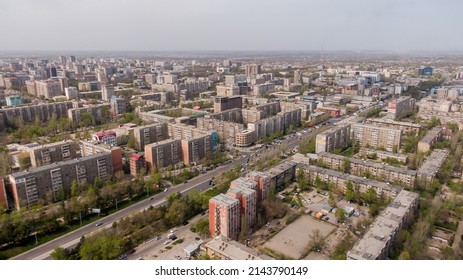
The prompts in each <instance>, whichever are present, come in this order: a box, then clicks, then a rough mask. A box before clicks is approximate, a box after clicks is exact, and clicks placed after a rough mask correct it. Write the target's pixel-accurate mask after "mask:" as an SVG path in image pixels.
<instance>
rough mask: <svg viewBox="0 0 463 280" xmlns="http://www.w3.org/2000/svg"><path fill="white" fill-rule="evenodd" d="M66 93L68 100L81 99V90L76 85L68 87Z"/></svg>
mask: <svg viewBox="0 0 463 280" xmlns="http://www.w3.org/2000/svg"><path fill="white" fill-rule="evenodd" d="M64 94H65V95H66V98H67V99H68V100H71V99H79V91H78V90H77V88H76V87H67V88H65V89H64Z"/></svg>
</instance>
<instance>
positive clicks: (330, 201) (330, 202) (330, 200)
mask: <svg viewBox="0 0 463 280" xmlns="http://www.w3.org/2000/svg"><path fill="white" fill-rule="evenodd" d="M328 205H329V206H331V207H336V200H335V199H334V196H333V194H332V193H331V192H330V195H329V196H328Z"/></svg>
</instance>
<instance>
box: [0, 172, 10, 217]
mask: <svg viewBox="0 0 463 280" xmlns="http://www.w3.org/2000/svg"><path fill="white" fill-rule="evenodd" d="M0 207H2V208H3V209H8V208H9V205H8V198H7V196H6V189H5V181H4V180H3V178H0Z"/></svg>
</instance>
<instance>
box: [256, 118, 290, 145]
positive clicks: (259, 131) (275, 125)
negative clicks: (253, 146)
mask: <svg viewBox="0 0 463 280" xmlns="http://www.w3.org/2000/svg"><path fill="white" fill-rule="evenodd" d="M248 130H249V131H255V133H256V141H259V140H261V139H263V138H264V137H266V136H269V135H271V134H274V133H281V134H283V133H284V132H285V127H284V119H283V118H282V117H281V116H274V117H270V118H266V119H262V120H260V121H256V122H253V123H248Z"/></svg>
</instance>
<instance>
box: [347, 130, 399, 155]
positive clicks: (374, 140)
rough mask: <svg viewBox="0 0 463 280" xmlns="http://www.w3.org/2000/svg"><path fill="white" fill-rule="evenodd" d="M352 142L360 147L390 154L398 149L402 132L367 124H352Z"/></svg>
mask: <svg viewBox="0 0 463 280" xmlns="http://www.w3.org/2000/svg"><path fill="white" fill-rule="evenodd" d="M353 133H354V137H353V138H354V141H355V142H356V143H359V144H360V145H361V146H362V147H370V148H374V149H385V150H386V151H389V152H392V151H395V150H398V149H400V146H401V144H402V130H401V129H395V128H388V127H379V126H375V125H369V124H354V126H353Z"/></svg>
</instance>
